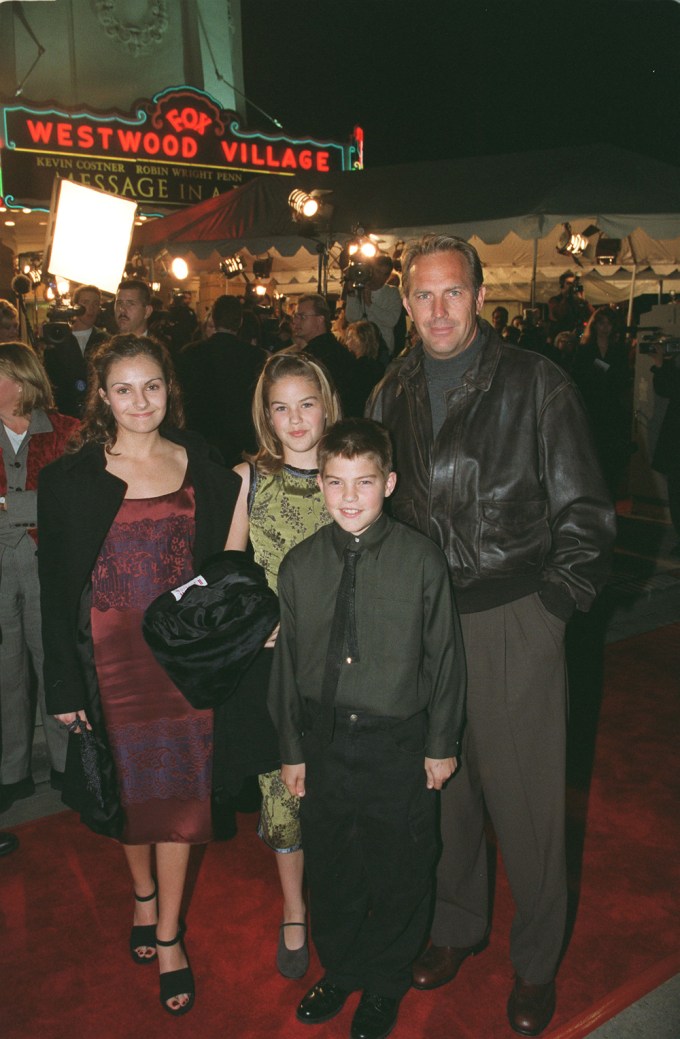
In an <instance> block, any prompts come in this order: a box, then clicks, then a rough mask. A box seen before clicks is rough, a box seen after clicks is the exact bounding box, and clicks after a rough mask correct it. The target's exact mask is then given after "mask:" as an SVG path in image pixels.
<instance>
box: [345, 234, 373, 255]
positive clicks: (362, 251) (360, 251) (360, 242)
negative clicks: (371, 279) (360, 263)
mask: <svg viewBox="0 0 680 1039" xmlns="http://www.w3.org/2000/svg"><path fill="white" fill-rule="evenodd" d="M347 251H348V253H349V255H350V256H353V257H355V258H356V259H358V258H359V257H361V259H363V260H372V259H373V258H374V257H375V256H377V255H378V246H377V245H376V244H375V242H372V241H371V239H370V238H363V237H362V238H357V239H356V241H354V242H350V243H349V246H348V247H347Z"/></svg>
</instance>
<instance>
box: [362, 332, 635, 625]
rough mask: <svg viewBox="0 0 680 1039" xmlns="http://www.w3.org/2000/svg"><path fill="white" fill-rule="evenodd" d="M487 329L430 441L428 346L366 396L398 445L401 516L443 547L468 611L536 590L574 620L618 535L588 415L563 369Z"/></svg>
mask: <svg viewBox="0 0 680 1039" xmlns="http://www.w3.org/2000/svg"><path fill="white" fill-rule="evenodd" d="M480 329H481V334H482V346H481V351H480V354H479V357H478V361H477V363H474V364H473V367H472V368H471V369H470V370H468V371H467V372H466V373H465V375H464V377H463V384H462V386H460V387H458V388H456V389H453V390H451V391H450V393H449V394H448V416H447V418H446V420H445V422H444V425H443V426H442V428H441V430H440V431H439V435H438V436H437V439H436V441H435V442H434V443H433V436H432V419H431V411H430V402H429V396H428V390H427V384H426V380H425V374H424V370H423V351H422V346H417V347H416V348H415V349H414V350H413V351H412V352H411V353H410V354H409V355H408V356H407V357H405V358H404V360H403V361H400V362H398V364H397V365H395V367H394V368H393V369H392V370H391V371H390V372H388V374H387V375H386V376H385V378H384V379H383V381H382V383H380V385H379V386H378V387H377V388H376V390H375V392H374V394H373V397H372V399H371V401H370V402H369V405H368V410H367V413H368V414H369V415H370V416H371V417H372V418H374V419H376V420H377V421H379V422H382V423H384V425H385V426H387V428H388V429H389V430H390V431H391V433H392V435H393V440H394V443H395V447H396V463H395V468H396V470H397V472H398V474H399V481H398V484H397V490H396V492H395V495H394V498H393V508H392V511H393V515H394V516H395V517H396V518H397V519H400V520H402V521H403V522H405V523H408V524H410V525H411V526H414V527H416V528H417V529H419V530H421V531H423V533H425V534H427V535H429V537H431V538H432V539H433V541H435V542H436V543H437V544H438V545H439V546H440V547H441V548H442V549H443V551H444V552H445V554H446V557H447V559H448V562H449V567H450V571H451V577H452V582H453V585H454V587H455V589H456V601H457V604H458V608H459V610H460V611H461V612H475V611H478V610H484V609H489V608H491V607H493V606H498V605H501V604H502V603H505V602H511V601H513V600H515V599H518V598H521V597H522V596H524V595H529V594H531V593H533V592H538V593H539V594H540V596H541V599H542V600H543V602H544V605H545V606H546V607H547V608H548V609H549V610H550V611H551V612H552V613H554V614H556V615H558V616H560V617H562V618H563V619H565V620H566V619H567V618H568V617H569V616H570V614H571V612H572V611H573V609H574V606H576V607H578V609H580V610H584V611H585V610H588V609H589V607H590V604H591V603H592V600H593V599H594V597H595V595H596V594H597V591H598V590H599V588H600V587H601V586H602V584H603V583H604V580H605V578H606V575H607V572H608V566H609V558H610V552H611V548H612V545H613V540H614V534H615V522H614V512H613V509H612V504H611V501H610V499H609V496H608V494H607V490H606V488H605V486H604V483H603V480H602V476H601V474H600V470H599V466H598V463H597V460H596V456H595V452H594V448H593V445H592V441H591V437H590V432H589V428H588V420H587V418H586V415H585V412H584V410H583V406H582V404H581V400H580V398H579V396H578V393H577V391H576V390H575V388H574V385H573V383H572V382H571V381H570V379H569V378H568V377H567V376H566V375H565V373H564V372H563V371H562V370H561V369H560V368H558V367H557V366H556V365H555V364H553V363H552V362H551V361H548V360H547V359H546V358H544V357H541V356H540V355H538V354H536V353H532V352H529V351H526V350H521V349H518V348H517V347H512V346H508V345H507V344H506V343H505V342H504V341H503V340H501V339H500V338H499V337H498V336H496V334H495V333H494V332H493V330H492V328H491V326H490V325H489V324H488V323H487V322H486V321H481V322H480Z"/></svg>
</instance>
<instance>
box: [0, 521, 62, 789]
mask: <svg viewBox="0 0 680 1039" xmlns="http://www.w3.org/2000/svg"><path fill="white" fill-rule="evenodd" d="M35 552H36V546H35V542H34V541H33V539H32V538H31V537H29V536H26V537H23V538H22V539H21V540H20V541H19V543H18V544H17V545H16V547H10V546H6V545H3V546H2V547H1V548H0V709H1V710H2V760H1V762H0V782H1V783H3V784H5V783H18V782H19V781H20V780H22V779H25V778H26V777H27V776H29V775H30V772H31V749H32V746H33V732H34V726H35V703H36V699H37V703H38V706H39V708H40V713H41V717H42V722H43V726H44V729H45V739H46V742H47V752H48V757H49V760H50V765H51V767H52V768H54V769H56V770H57V771H58V772H63V771H64V764H65V762H66V744H67V742H68V733H67V732H66V729H65V728H64V727H63V726H62V725H59V723H58V722H56V721H55V720H54V718H53V717H52V716H51V715H48V714H47V713H46V710H45V687H44V685H43V647H42V635H41V630H40V586H39V583H38V563H37V559H36V554H35Z"/></svg>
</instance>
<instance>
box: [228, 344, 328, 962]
mask: <svg viewBox="0 0 680 1039" xmlns="http://www.w3.org/2000/svg"><path fill="white" fill-rule="evenodd" d="M339 417H340V403H339V399H338V395H337V393H336V391H335V389H334V388H333V386H332V384H331V382H330V378H329V376H328V374H327V373H326V371H325V369H324V368H323V366H322V365H321V364H319V362H317V361H315V360H313V359H312V358H310V357H307V355H306V354H297V355H295V354H275V355H274V356H273V357H271V358H270V359H269V360H268V361H267V363H266V365H265V367H264V370H263V372H262V374H261V375H260V378H259V380H258V383H257V387H256V389H255V394H254V397H253V420H254V423H255V429H256V431H257V437H258V444H259V450H258V451H257V453H256V454H255V455H253V456H251V457H250V458H249V460H248V461H247V462H244V463H242V464H241V465H237V466H236V467H235V472H237V473H238V474H239V476H240V477H241V479H242V481H243V483H242V487H241V493H240V497H239V500H238V503H237V505H236V511H235V513H234V518H233V520H232V525H231V530H230V532H229V538H228V540H227V545H226V547H227V549H237V550H240V551H244V550H245V549H246V548H247V546H248V541H249V540H250V542H251V544H252V546H253V551H254V555H255V560H256V561H257V562H258V563H259V564H260V565H261V566H262V567H263V568H264V570H265V573H266V575H267V580H268V582H269V585H270V587H271V588H272V589H273V590H274V591H276V580H277V575H278V571H279V566H280V564H281V561H282V559H283V557H284V556H285V555H286V553H287V552H288V551H289V550H290V549H291V548H293V547H294V546H295V545H297V544H298V543H299V542H300V541H303V540H304V539H305V538H307V537H309V536H310V535H311V534H313V533H314V532H315V531H316V530H318V529H319V527H321V526H323V525H324V524H325V523H329V522H330V516H329V515H328V513H327V512H326V507H325V505H324V501H323V496H322V495H321V492H320V490H319V487H318V484H317V479H316V477H317V468H316V448H317V444H318V442H319V440H320V439H321V436H322V435H323V433H324V431H325V429H326V426H330V425H332V424H333V423H334V422H336V421H337V419H338V418H339ZM277 632H278V628H277V629H276V630H275V631H274V632H272V635H271V637H270V639H269V640H268V642H267V643H266V645H265V649H266V650H269V651H271V649H273V646H274V643H275V641H276V635H277ZM271 656H272V654H271V652H266V653H265V657H266V659H267V665H266V671H267V672H268V669H269V667H270V666H271ZM258 680H259V681H265V680H266V679H265V678H264V676H263V671H262V668H258ZM259 783H260V790H261V791H262V813H261V817H260V827H259V834H260V837H261V838H262V839H263V840H264V842H265V843H266V844H268V845H269V847H270V848H273V850H274V851H275V852H277V855H276V863H277V866H278V871H279V879H280V882H281V890H282V893H283V922H282V924H281V927H280V931H279V943H278V952H277V958H276V962H277V966H278V969H279V971H280V972H281V973H282V974H283V975H284V976H285V977H290V978H299V977H302V975H303V974H304V973H305V971H306V970H307V966H308V963H309V950H308V945H307V930H306V906H305V900H304V895H303V890H302V881H303V868H304V862H303V852H302V848H301V844H300V825H299V820H298V813H299V799H298V798H294V797H291V795H290V794H289V793H288V791H287V790H286V788H285V786H284V785H283V783H282V782H281V775H280V771H279V770H278V769H277V770H276V771H274V772H268V773H265V774H263V775H260V776H259Z"/></svg>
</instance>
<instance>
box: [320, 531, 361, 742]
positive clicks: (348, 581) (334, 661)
mask: <svg viewBox="0 0 680 1039" xmlns="http://www.w3.org/2000/svg"><path fill="white" fill-rule="evenodd" d="M358 559H359V553H358V552H357V551H356V549H353V548H352V547H351V546H350V545H348V546H347V548H346V549H345V552H344V562H345V565H344V567H343V571H342V577H341V578H340V585H339V587H338V597H337V599H336V602H335V612H334V613H333V623H332V624H331V634H330V638H329V640H328V653H327V654H326V667H325V669H324V675H323V685H322V686H321V711H320V713H319V735H320V736H321V738H322V739H324V740H325V741H326V742H327V743H330V741H331V740H332V738H333V726H334V722H335V693H336V690H337V688H338V681H339V679H340V669H341V668H342V651H343V648H344V645H345V634H347V646H348V650H349V655H350V657H351V658H352V660H356V659H358V656H359V646H358V639H357V629H356V618H355V615H354V592H355V587H356V571H357V562H358Z"/></svg>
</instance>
